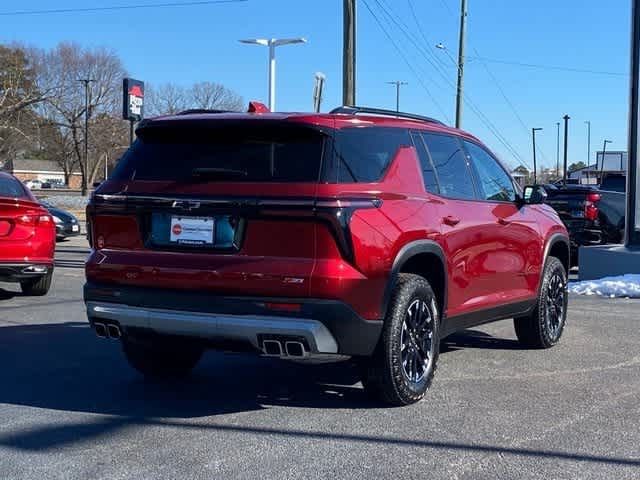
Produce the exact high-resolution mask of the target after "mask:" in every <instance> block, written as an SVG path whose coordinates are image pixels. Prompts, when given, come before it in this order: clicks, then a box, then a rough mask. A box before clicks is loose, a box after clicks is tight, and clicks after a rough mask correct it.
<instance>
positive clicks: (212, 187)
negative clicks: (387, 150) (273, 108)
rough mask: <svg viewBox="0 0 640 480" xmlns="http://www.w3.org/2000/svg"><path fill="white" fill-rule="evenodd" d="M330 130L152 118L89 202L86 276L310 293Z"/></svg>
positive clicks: (259, 292) (248, 292)
mask: <svg viewBox="0 0 640 480" xmlns="http://www.w3.org/2000/svg"><path fill="white" fill-rule="evenodd" d="M328 138H329V137H328V136H327V132H325V131H321V130H320V129H318V128H315V127H313V126H310V125H304V124H297V123H294V122H289V121H285V120H265V119H263V120H247V119H243V120H235V121H234V120H228V119H227V120H213V119H211V120H206V121H205V120H201V119H199V120H197V121H196V120H188V119H173V120H170V119H167V120H160V121H159V120H155V121H152V122H150V123H148V124H147V125H145V126H143V127H142V128H140V129H139V130H138V140H136V142H135V143H134V145H133V146H132V147H131V148H130V149H129V150H128V151H127V153H126V154H125V155H124V156H123V158H122V159H121V160H120V162H119V164H118V167H117V168H116V170H115V171H114V172H113V175H112V178H111V179H110V180H109V181H108V182H105V183H104V184H103V185H102V186H101V187H100V188H99V189H98V190H97V191H96V193H95V195H94V197H93V200H92V202H91V204H90V206H89V208H88V212H87V213H88V220H89V227H90V237H91V241H92V244H93V247H94V248H95V249H96V251H95V252H94V253H93V255H92V256H91V258H90V260H89V262H88V264H87V278H88V280H89V281H94V282H103V283H118V284H126V285H132V286H143V287H154V288H167V289H189V290H210V291H214V292H215V293H219V294H226V295H239V296H240V295H242V296H252V295H255V296H263V297H264V296H267V297H269V296H274V297H304V296H307V295H308V293H309V284H310V281H309V280H310V277H311V275H312V273H313V269H314V263H315V258H316V235H317V230H318V229H319V228H325V229H326V226H323V225H320V224H319V223H317V222H316V221H315V220H314V218H313V212H314V207H315V202H316V192H317V187H318V180H319V178H320V176H321V168H322V158H323V152H324V149H325V142H326V141H327V139H328Z"/></svg>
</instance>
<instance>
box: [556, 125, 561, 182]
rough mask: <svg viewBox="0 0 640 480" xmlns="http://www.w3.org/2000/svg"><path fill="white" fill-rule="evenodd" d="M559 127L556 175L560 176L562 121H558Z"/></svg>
mask: <svg viewBox="0 0 640 480" xmlns="http://www.w3.org/2000/svg"><path fill="white" fill-rule="evenodd" d="M556 127H558V138H557V140H556V175H557V176H558V177H560V122H556Z"/></svg>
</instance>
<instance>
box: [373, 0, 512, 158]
mask: <svg viewBox="0 0 640 480" xmlns="http://www.w3.org/2000/svg"><path fill="white" fill-rule="evenodd" d="M363 1H365V0H363ZM375 2H376V3H377V4H378V6H379V7H380V9H381V10H382V11H383V13H384V14H385V15H386V16H387V17H388V18H389V19H390V20H391V22H393V23H394V24H395V25H396V27H398V29H399V30H400V31H401V32H402V33H403V34H404V35H405V36H406V37H407V38H408V39H409V41H410V42H411V43H412V44H413V45H414V46H415V48H416V49H417V50H418V52H420V53H421V54H422V55H423V56H424V58H425V59H426V60H427V61H428V62H429V63H430V64H431V66H432V67H433V68H434V69H435V70H436V72H437V73H438V74H439V75H440V76H441V77H442V78H443V79H444V81H445V83H447V84H449V86H450V87H451V88H453V89H455V88H456V87H455V85H454V84H453V83H452V82H451V79H449V78H448V76H447V74H446V72H443V71H442V68H441V67H440V65H438V64H437V63H436V62H434V61H432V60H431V59H430V58H429V52H427V51H426V50H424V48H423V47H421V46H420V45H419V42H417V41H416V39H415V38H414V37H413V35H411V34H410V33H409V32H408V31H407V30H408V26H407V24H406V23H405V22H403V21H402V20H400V21H398V20H397V19H396V18H394V15H392V14H391V13H390V9H388V7H385V6H384V5H383V4H381V2H380V1H379V0H375ZM365 4H366V2H365ZM367 8H368V9H369V11H370V12H371V14H372V15H374V13H373V12H372V11H371V9H370V8H369V7H368V6H367ZM394 13H395V12H394ZM395 16H398V15H397V14H395ZM374 18H375V15H374ZM378 24H379V25H380V22H378ZM427 46H428V47H429V48H430V49H432V47H431V45H430V44H427ZM431 55H433V52H431ZM434 58H437V57H435V55H434ZM464 100H465V102H466V103H467V105H468V106H469V107H470V108H471V110H472V111H473V112H474V113H475V114H476V115H477V116H478V118H479V119H480V120H481V121H482V123H484V125H485V126H486V127H487V129H488V130H489V131H490V132H491V133H492V134H493V135H494V136H495V137H496V139H498V141H499V142H500V143H501V144H502V145H503V146H504V147H505V148H506V149H507V150H508V151H509V152H510V153H511V154H512V155H513V156H514V158H515V159H516V160H517V161H519V162H520V163H525V162H524V161H523V159H522V156H521V155H520V154H519V153H518V152H517V151H516V149H515V148H514V147H513V146H512V145H511V144H510V143H509V141H508V140H507V139H506V138H505V137H504V136H503V135H502V134H501V133H500V131H499V130H498V128H497V127H496V126H495V125H494V124H493V122H491V120H490V119H489V118H488V117H487V116H486V115H485V114H484V113H483V112H482V110H481V109H480V108H479V107H478V106H477V105H475V103H474V102H473V101H472V100H471V98H470V97H469V95H467V94H465V95H464Z"/></svg>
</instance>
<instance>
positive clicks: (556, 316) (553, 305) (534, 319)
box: [513, 257, 569, 348]
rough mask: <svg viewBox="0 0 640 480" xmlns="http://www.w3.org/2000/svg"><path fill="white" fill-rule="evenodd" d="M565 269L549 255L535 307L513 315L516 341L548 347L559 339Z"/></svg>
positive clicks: (564, 313) (563, 316) (565, 300)
mask: <svg viewBox="0 0 640 480" xmlns="http://www.w3.org/2000/svg"><path fill="white" fill-rule="evenodd" d="M567 287H568V282H567V272H566V270H565V268H564V265H562V262H561V261H560V260H558V259H557V258H555V257H549V258H548V259H547V262H546V264H545V267H544V274H543V276H542V284H541V286H540V293H539V294H538V300H537V303H536V307H535V308H534V310H533V311H532V312H531V314H529V315H527V316H525V317H519V318H515V319H514V320H513V324H514V327H515V330H516V336H517V337H518V340H519V341H520V343H521V344H522V345H523V346H525V347H529V348H550V347H553V346H554V345H555V344H556V343H558V342H559V341H560V338H561V337H562V332H563V331H564V327H565V325H566V321H567V305H568V298H569V294H568V290H567Z"/></svg>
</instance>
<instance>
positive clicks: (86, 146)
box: [78, 78, 95, 195]
mask: <svg viewBox="0 0 640 480" xmlns="http://www.w3.org/2000/svg"><path fill="white" fill-rule="evenodd" d="M78 81H79V82H82V83H83V84H84V161H83V164H84V165H83V170H84V174H83V175H82V185H81V188H82V195H86V194H87V190H88V181H87V180H88V178H87V177H88V176H89V83H91V82H95V80H94V79H92V78H79V79H78Z"/></svg>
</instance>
